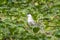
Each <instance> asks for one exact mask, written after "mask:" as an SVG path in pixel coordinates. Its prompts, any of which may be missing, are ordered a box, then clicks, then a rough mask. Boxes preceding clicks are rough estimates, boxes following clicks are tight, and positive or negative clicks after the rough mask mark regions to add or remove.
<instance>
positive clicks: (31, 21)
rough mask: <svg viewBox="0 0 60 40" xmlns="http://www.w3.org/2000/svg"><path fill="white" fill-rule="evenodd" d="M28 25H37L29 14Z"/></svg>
mask: <svg viewBox="0 0 60 40" xmlns="http://www.w3.org/2000/svg"><path fill="white" fill-rule="evenodd" d="M27 16H28V24H29V25H30V26H31V25H35V22H34V20H33V18H32V15H31V14H28V15H27Z"/></svg>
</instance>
